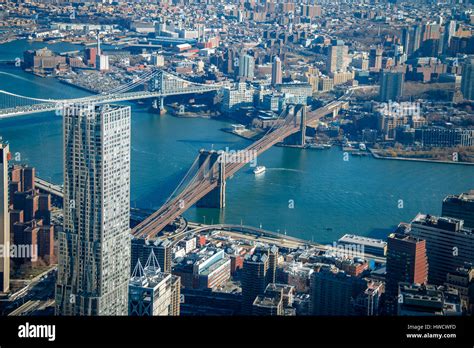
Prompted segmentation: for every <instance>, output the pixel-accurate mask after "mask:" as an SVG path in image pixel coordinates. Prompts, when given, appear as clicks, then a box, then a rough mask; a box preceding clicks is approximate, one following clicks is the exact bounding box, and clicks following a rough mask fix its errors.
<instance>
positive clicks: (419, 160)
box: [369, 149, 474, 166]
mask: <svg viewBox="0 0 474 348" xmlns="http://www.w3.org/2000/svg"><path fill="white" fill-rule="evenodd" d="M369 151H370V153H371V154H372V156H373V157H374V158H375V159H381V160H396V161H412V162H428V163H439V164H457V165H464V166H473V165H474V163H470V162H455V161H439V160H432V159H425V158H409V157H388V156H382V155H380V154H378V153H376V152H374V151H373V149H369Z"/></svg>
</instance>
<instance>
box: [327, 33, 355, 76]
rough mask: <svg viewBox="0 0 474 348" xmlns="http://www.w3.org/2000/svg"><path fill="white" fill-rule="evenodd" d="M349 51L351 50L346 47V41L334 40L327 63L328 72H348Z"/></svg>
mask: <svg viewBox="0 0 474 348" xmlns="http://www.w3.org/2000/svg"><path fill="white" fill-rule="evenodd" d="M348 51H349V48H348V47H347V46H346V45H344V41H342V40H332V42H331V46H330V47H329V54H328V60H327V63H326V64H327V70H328V72H331V73H333V72H336V71H346V69H347V66H348V63H349V62H348V57H347V54H348Z"/></svg>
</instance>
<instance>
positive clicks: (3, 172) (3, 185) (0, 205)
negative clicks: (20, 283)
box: [0, 143, 10, 292]
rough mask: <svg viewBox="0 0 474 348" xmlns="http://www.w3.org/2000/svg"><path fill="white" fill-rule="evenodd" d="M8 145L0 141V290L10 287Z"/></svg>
mask: <svg viewBox="0 0 474 348" xmlns="http://www.w3.org/2000/svg"><path fill="white" fill-rule="evenodd" d="M9 156H10V147H9V145H8V144H2V143H0V245H1V246H2V247H3V249H4V252H2V253H1V254H0V292H7V291H8V290H9V289H10V255H9V253H8V251H9V249H10V213H9V212H8V201H9V198H8V159H9Z"/></svg>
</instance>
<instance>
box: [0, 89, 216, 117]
mask: <svg viewBox="0 0 474 348" xmlns="http://www.w3.org/2000/svg"><path fill="white" fill-rule="evenodd" d="M190 84H191V83H190ZM220 88H222V85H209V86H205V85H195V86H190V87H186V88H181V89H180V88H177V89H170V90H166V91H165V92H147V91H138V92H126V93H116V94H98V95H93V96H90V97H85V98H75V99H62V100H54V99H51V101H48V100H46V101H44V102H40V103H37V104H31V105H27V106H17V107H13V108H5V109H0V118H7V117H14V116H20V115H27V114H35V113H40V112H47V111H55V110H57V109H58V108H62V107H64V106H65V105H68V104H75V103H86V104H89V103H90V104H107V103H118V102H124V101H133V100H140V99H149V98H161V97H169V96H173V95H183V94H192V93H206V92H211V91H217V90H219V89H220ZM2 92H3V94H6V95H10V96H13V97H15V96H16V95H14V94H12V93H8V92H5V91H2Z"/></svg>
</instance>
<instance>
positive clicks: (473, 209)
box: [441, 190, 474, 229]
mask: <svg viewBox="0 0 474 348" xmlns="http://www.w3.org/2000/svg"><path fill="white" fill-rule="evenodd" d="M441 215H442V216H449V217H452V218H455V219H459V220H463V221H464V227H467V228H472V229H474V190H471V191H469V192H466V193H461V194H460V195H450V196H447V197H446V198H444V199H443V210H442V213H441Z"/></svg>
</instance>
